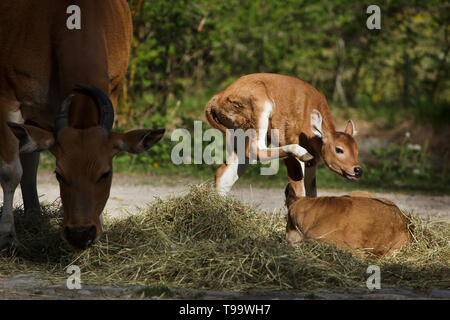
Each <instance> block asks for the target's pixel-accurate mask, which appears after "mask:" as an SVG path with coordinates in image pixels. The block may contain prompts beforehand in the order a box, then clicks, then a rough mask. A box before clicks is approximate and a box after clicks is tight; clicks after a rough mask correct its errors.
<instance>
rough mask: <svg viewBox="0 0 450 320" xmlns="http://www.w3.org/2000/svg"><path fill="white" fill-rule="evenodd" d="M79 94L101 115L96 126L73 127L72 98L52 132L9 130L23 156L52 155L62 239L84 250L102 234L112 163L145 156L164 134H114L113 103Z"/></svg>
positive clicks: (91, 92)
mask: <svg viewBox="0 0 450 320" xmlns="http://www.w3.org/2000/svg"><path fill="white" fill-rule="evenodd" d="M76 90H77V91H78V92H79V93H82V94H85V95H87V96H89V97H90V98H91V99H93V100H94V101H95V103H96V105H97V107H98V108H99V110H100V112H99V115H100V120H99V123H98V125H97V126H94V127H90V128H84V129H77V128H73V127H71V126H69V119H68V118H69V107H70V105H71V102H72V98H73V95H70V96H69V97H67V98H66V99H65V100H64V102H63V104H62V107H61V111H60V113H59V114H58V116H57V117H56V119H55V130H54V132H50V131H47V130H43V129H41V128H38V127H36V126H31V125H21V124H15V123H9V126H10V128H11V130H12V132H13V133H14V134H15V135H16V137H17V138H18V139H19V140H20V152H36V151H42V150H49V151H51V152H52V154H53V155H54V156H55V158H56V170H55V174H56V179H57V180H58V182H59V186H60V194H61V202H62V206H63V209H64V222H63V231H62V237H63V238H64V239H65V240H66V241H67V242H68V243H69V244H70V245H71V246H72V247H75V248H78V249H85V248H87V247H88V246H89V245H91V244H92V243H93V242H94V241H95V240H96V239H98V238H99V237H100V235H101V233H102V225H101V222H100V214H101V213H102V211H103V208H104V207H105V204H106V201H107V200H108V197H109V192H110V189H111V181H112V159H113V157H114V156H115V155H116V154H118V153H119V152H120V151H127V152H131V153H141V152H144V151H146V150H147V149H149V148H150V147H151V146H152V145H154V144H155V143H156V142H158V141H159V140H160V139H161V138H162V136H163V135H164V130H133V131H130V132H127V133H118V132H111V128H112V125H113V121H114V109H113V106H112V103H111V101H110V99H109V97H108V96H107V95H106V94H105V93H103V92H102V91H101V90H99V89H97V88H95V87H93V86H91V85H81V84H80V85H78V86H77V89H76Z"/></svg>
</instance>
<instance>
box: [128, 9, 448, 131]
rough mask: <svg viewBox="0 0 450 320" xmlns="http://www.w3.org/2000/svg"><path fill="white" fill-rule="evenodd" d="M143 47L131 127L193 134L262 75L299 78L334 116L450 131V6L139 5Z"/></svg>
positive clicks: (135, 67)
mask: <svg viewBox="0 0 450 320" xmlns="http://www.w3.org/2000/svg"><path fill="white" fill-rule="evenodd" d="M129 4H130V7H131V9H132V14H133V23H134V39H133V45H132V52H131V58H130V70H129V77H128V78H127V81H126V90H124V94H123V95H122V99H121V104H120V107H119V115H120V118H119V124H120V125H124V126H132V125H135V124H136V125H137V124H139V125H141V124H143V125H151V126H158V125H161V124H169V125H171V126H173V125H175V126H184V125H189V119H196V118H197V119H198V117H199V116H201V115H202V114H203V107H204V105H205V104H206V102H207V101H208V100H209V98H210V97H211V95H212V94H213V93H215V92H218V91H220V90H222V89H223V88H224V87H225V86H226V85H228V84H230V83H231V82H232V81H234V80H236V79H237V78H238V77H240V76H242V75H244V74H249V73H257V72H273V73H281V74H289V75H293V76H298V77H300V78H301V79H303V80H305V81H307V82H309V83H311V84H312V85H314V86H315V87H316V88H318V89H319V91H321V92H322V93H323V94H325V96H326V97H327V98H328V100H329V102H330V104H331V105H332V108H333V109H336V110H340V109H343V110H352V111H351V112H352V113H355V112H358V111H361V112H360V113H361V114H366V113H367V117H368V118H369V119H370V118H373V117H374V116H378V115H381V116H385V115H387V116H388V117H394V116H395V114H397V113H401V114H404V115H406V116H408V117H409V118H416V119H420V121H422V120H426V121H432V122H433V123H435V124H436V125H438V124H448V123H449V120H450V118H449V116H450V114H449V107H448V106H449V102H450V95H449V90H450V86H449V77H448V76H449V70H450V68H449V61H450V57H449V51H450V42H449V38H448V36H449V31H450V30H449V21H450V17H449V12H450V11H449V10H448V3H447V2H446V1H439V0H433V1H426V2H424V1H406V0H400V1H387V0H385V1H379V2H377V5H378V6H379V7H380V9H381V29H380V30H369V29H367V27H366V20H367V18H368V17H369V15H368V14H367V13H366V9H367V6H368V5H367V3H365V2H363V1H356V0H339V1H335V0H323V1H302V0H287V1H277V0H258V1H253V0H242V1H238V0H230V1H210V0H195V1H194V0H174V1H164V0H155V1H143V0H129Z"/></svg>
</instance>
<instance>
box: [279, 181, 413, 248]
mask: <svg viewBox="0 0 450 320" xmlns="http://www.w3.org/2000/svg"><path fill="white" fill-rule="evenodd" d="M285 195H286V206H287V207H288V210H289V212H288V219H287V227H286V240H287V241H288V242H290V243H296V242H299V241H302V240H303V239H315V240H318V241H323V242H329V243H333V244H334V245H335V246H337V247H339V248H353V249H363V251H362V252H361V254H367V253H371V254H374V255H376V256H391V255H393V254H394V252H395V251H396V250H399V249H400V248H401V247H402V246H403V245H405V244H408V243H409V241H410V235H409V231H408V227H407V221H406V217H405V216H404V215H403V213H402V212H401V211H400V209H399V208H398V207H397V206H396V205H395V204H394V203H393V202H391V201H389V200H386V199H378V198H374V197H373V196H372V195H371V194H369V193H367V192H362V191H355V192H353V193H351V194H350V195H348V196H342V197H318V198H311V197H301V198H296V197H295V193H294V191H293V190H292V188H291V186H290V185H289V184H288V185H287V186H286V189H285ZM358 252H360V251H358Z"/></svg>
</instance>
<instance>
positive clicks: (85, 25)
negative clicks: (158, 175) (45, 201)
mask: <svg viewBox="0 0 450 320" xmlns="http://www.w3.org/2000/svg"><path fill="white" fill-rule="evenodd" d="M71 5H77V6H78V7H79V8H80V10H81V29H79V30H78V29H74V30H69V29H68V28H67V19H68V18H69V17H70V16H71V14H73V12H71V13H69V14H68V13H67V8H68V7H69V6H71ZM131 38H132V21H131V14H130V10H129V7H128V4H127V2H126V0H114V1H105V0H57V1H55V0H40V1H29V0H2V1H0V183H1V186H2V188H3V193H4V203H3V211H2V217H1V219H0V248H2V247H5V246H9V245H11V244H13V243H14V234H15V230H14V219H13V215H12V198H13V195H14V190H15V189H16V187H17V185H18V184H19V182H20V184H21V187H22V191H23V199H24V207H25V211H26V212H33V211H39V210H40V207H39V200H38V196H37V190H36V171H37V166H38V163H39V153H38V151H42V150H50V151H51V152H52V153H53V154H54V155H55V157H56V166H57V168H56V169H57V170H56V171H57V178H58V181H59V182H60V187H61V200H62V203H63V207H64V213H65V220H64V227H65V231H64V232H65V233H64V235H63V236H64V237H66V234H70V236H71V239H75V238H76V239H78V240H76V241H73V243H72V244H73V245H74V246H77V247H79V248H84V247H86V246H87V245H89V244H90V243H92V240H93V239H94V238H97V237H98V236H99V235H100V234H101V223H100V219H99V214H100V213H101V211H102V210H103V207H104V205H105V203H106V200H107V198H108V196H109V188H110V185H111V176H112V174H111V166H112V165H111V159H112V157H113V155H114V154H116V153H117V152H118V151H120V150H125V151H130V152H142V151H143V150H144V148H145V147H148V146H149V145H150V143H149V141H148V140H149V136H150V135H152V134H150V133H149V132H145V130H140V131H139V132H137V133H132V134H129V135H126V134H124V135H121V134H118V133H114V132H112V133H111V132H110V131H111V127H112V123H113V122H112V121H113V118H114V108H113V106H115V105H116V101H117V96H118V94H119V92H120V90H121V88H122V84H123V81H124V78H125V74H126V70H127V66H128V58H129V51H130V44H131ZM76 83H85V84H88V85H82V86H79V87H78V93H79V94H77V95H75V96H74V97H73V99H71V98H70V97H69V98H68V99H67V100H65V98H66V97H68V95H69V94H70V93H71V91H72V90H73V89H74V88H75V84H76ZM98 89H99V90H98ZM63 100H64V101H65V102H67V103H66V106H65V107H61V106H62V105H64V104H63ZM63 108H65V110H66V111H67V112H65V111H64V112H63V111H61V110H62V109H63ZM57 117H59V119H60V120H59V123H60V125H59V126H60V128H59V129H58V130H57V129H56V124H55V118H57ZM11 122H12V124H11ZM66 129H67V130H66ZM59 131H64V132H59ZM157 135H158V137H159V138H160V137H161V136H162V133H161V132H159V133H157ZM155 136H156V135H155ZM152 142H153V141H152ZM132 144H133V145H132ZM24 146H26V148H24ZM19 147H20V152H21V154H20V156H19ZM25 152H26V153H25ZM22 173H23V174H22ZM102 174H103V175H102ZM102 177H103V178H102ZM88 238H89V239H88ZM66 239H67V237H66Z"/></svg>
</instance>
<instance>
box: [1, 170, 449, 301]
mask: <svg viewBox="0 0 450 320" xmlns="http://www.w3.org/2000/svg"><path fill="white" fill-rule="evenodd" d="M158 183H160V181H156V180H155V179H154V178H152V179H148V177H145V176H141V177H130V176H124V175H116V176H115V177H114V181H113V185H112V188H111V195H110V198H109V200H108V203H107V205H106V210H105V214H107V215H110V216H112V217H117V218H120V217H124V216H127V215H130V214H133V213H135V212H136V211H137V210H136V208H137V207H145V206H146V205H147V204H148V203H149V202H151V201H153V199H154V197H162V198H167V197H169V196H171V195H175V196H179V195H180V194H183V193H184V192H186V191H187V190H188V184H189V183H188V182H187V181H172V182H171V183H170V185H158ZM191 183H192V182H191ZM38 192H39V196H40V201H41V203H52V202H54V201H58V199H59V188H58V185H57V182H56V180H55V178H54V176H53V174H50V173H41V174H39V176H38ZM232 194H233V195H235V196H236V197H237V198H240V199H242V200H243V201H245V202H252V203H254V204H256V205H258V206H259V207H260V208H261V209H263V210H266V211H273V210H285V209H284V192H283V190H279V189H260V188H254V187H252V186H251V185H248V186H242V185H241V187H239V188H236V189H234V190H233V191H232ZM343 194H345V191H335V190H322V189H320V190H318V196H324V195H343ZM377 195H378V196H381V197H384V198H387V199H390V200H392V201H394V202H395V203H396V204H397V205H398V206H399V207H400V208H401V209H403V210H407V211H413V212H414V213H415V214H417V215H420V216H422V217H430V218H431V219H439V220H447V221H448V220H449V219H450V196H448V195H443V196H428V195H405V194H383V193H377ZM1 201H3V199H2V194H1V193H0V202H1ZM14 202H15V205H21V192H20V188H18V189H17V191H16V194H15V198H14ZM82 286H83V287H82V289H81V290H69V289H67V287H66V285H65V283H59V284H48V283H46V282H45V281H43V280H41V279H39V277H37V276H36V275H30V274H27V273H24V274H18V275H15V276H13V277H4V276H2V275H1V274H0V299H140V298H143V297H142V296H140V295H139V294H138V292H137V290H138V288H137V287H129V288H115V287H109V286H104V287H98V286H89V285H85V284H83V285H82ZM173 291H174V292H175V296H174V297H173V298H174V299H193V298H195V299H243V300H245V299H254V300H257V299H333V300H340V299H377V300H381V299H394V300H396V299H445V300H450V290H441V289H431V290H427V291H417V290H414V289H412V288H382V289H381V290H374V291H369V290H368V289H361V288H359V289H352V290H346V291H339V292H337V291H333V292H327V293H315V294H294V293H291V292H273V291H270V292H267V291H266V292H264V291H254V292H248V293H239V292H218V291H201V292H200V291H195V290H183V289H173ZM146 298H147V299H157V298H158V297H146Z"/></svg>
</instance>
